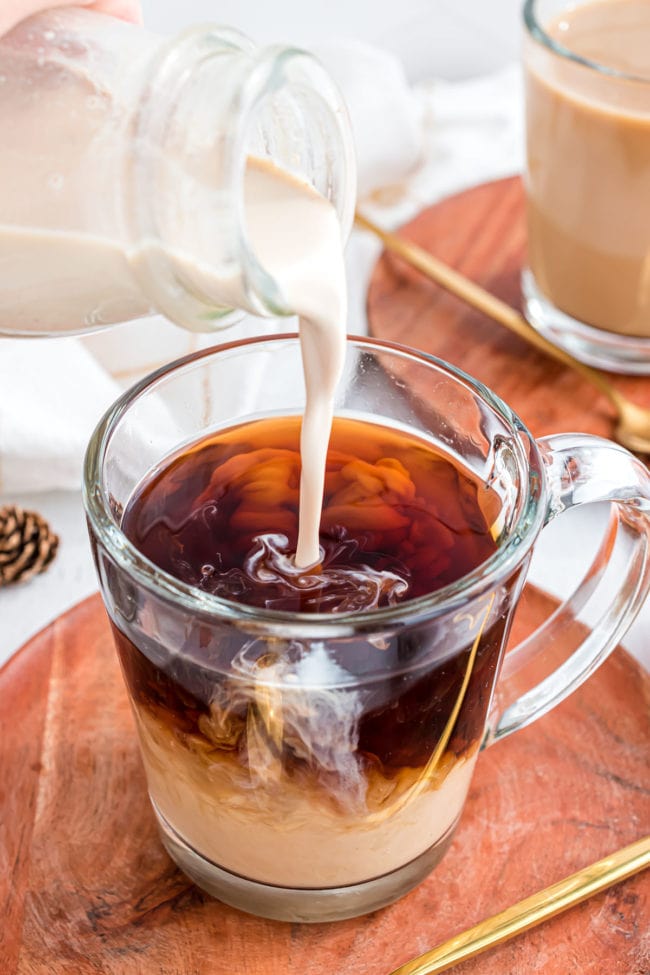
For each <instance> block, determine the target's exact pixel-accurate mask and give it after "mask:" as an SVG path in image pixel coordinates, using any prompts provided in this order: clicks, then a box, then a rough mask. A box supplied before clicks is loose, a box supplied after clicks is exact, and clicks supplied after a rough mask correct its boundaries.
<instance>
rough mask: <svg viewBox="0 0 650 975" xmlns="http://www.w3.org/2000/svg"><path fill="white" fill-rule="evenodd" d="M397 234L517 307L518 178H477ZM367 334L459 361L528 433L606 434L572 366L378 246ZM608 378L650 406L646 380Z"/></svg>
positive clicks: (598, 409)
mask: <svg viewBox="0 0 650 975" xmlns="http://www.w3.org/2000/svg"><path fill="white" fill-rule="evenodd" d="M400 235H401V236H403V237H405V238H406V239H408V240H412V241H414V242H415V243H417V244H419V245H420V246H421V247H424V248H425V250H427V251H429V252H430V253H432V254H434V255H435V256H436V257H438V258H440V259H441V260H443V261H445V262H446V263H447V264H450V265H451V266H452V267H454V268H456V269H457V270H459V271H461V272H462V273H463V274H465V275H466V276H467V277H468V278H471V279H472V280H474V281H476V282H477V283H478V284H481V285H482V286H483V287H485V288H487V290H488V291H491V292H492V293H493V294H495V295H497V296H498V297H499V298H502V299H503V300H504V301H507V302H509V303H510V304H511V305H514V306H517V307H520V305H521V292H520V286H519V276H520V273H521V267H522V262H523V259H524V253H525V239H526V233H525V221H524V195H523V188H522V184H521V181H520V179H519V177H512V178H509V179H503V180H497V181H496V182H493V183H484V184H482V185H481V186H477V187H474V188H473V189H471V190H467V191H466V192H464V193H460V194H458V195H457V196H452V197H449V198H448V199H446V200H443V201H442V203H438V204H436V205H435V206H433V207H431V208H430V209H428V210H424V211H423V212H422V213H420V214H419V215H418V216H417V217H416V218H415V220H413V221H411V223H409V224H407V225H406V226H405V227H403V228H402V230H401V231H400ZM367 307H368V322H369V330H370V334H371V335H374V336H376V337H377V338H383V339H390V340H391V341H393V342H400V343H402V344H404V345H409V346H412V347H415V348H418V349H422V350H423V351H425V352H429V353H431V354H433V355H437V356H440V357H441V358H442V359H446V360H447V361H448V362H451V363H453V364H454V365H457V366H460V367H461V368H462V369H464V370H465V371H466V372H469V373H470V374H471V375H472V376H475V377H476V378H477V379H480V380H481V382H483V383H485V384H486V385H487V386H489V387H490V388H491V389H492V390H494V392H495V393H497V394H498V395H499V396H501V398H502V399H504V400H505V401H506V402H507V403H508V404H509V405H510V406H511V407H512V409H513V410H514V411H515V412H516V413H518V414H519V416H520V417H521V418H522V420H523V421H524V422H525V423H526V425H527V426H528V428H529V429H530V430H531V432H532V433H533V434H534V435H535V436H538V437H539V436H545V435H546V434H550V433H561V432H567V431H574V430H580V431H584V432H585V433H596V434H599V435H600V436H606V437H611V435H612V432H613V421H612V414H611V409H610V406H609V404H608V402H607V400H606V399H605V398H604V397H602V396H601V395H600V394H599V393H598V392H597V391H596V390H595V389H594V388H593V387H592V386H591V385H589V384H588V383H586V382H585V381H584V380H583V379H581V378H580V377H579V376H577V375H576V374H575V373H574V372H572V371H571V370H570V369H568V368H566V367H565V366H562V365H560V364H559V363H557V362H555V360H553V359H551V358H549V357H548V356H545V355H543V354H542V353H540V352H538V351H536V350H535V349H533V348H531V347H530V346H529V345H527V344H526V342H524V341H523V339H520V338H518V337H517V336H516V335H513V334H512V333H511V332H509V331H507V330H506V329H505V328H504V327H503V326H501V325H498V324H497V323H496V322H493V321H492V320H491V319H489V318H487V317H485V316H484V315H482V314H481V313H480V312H476V311H474V310H473V309H471V308H470V307H469V306H468V305H466V304H464V302H462V301H461V300H460V299H458V298H455V297H453V296H452V295H449V294H447V292H445V291H443V290H442V288H440V287H438V285H436V284H434V283H433V282H431V281H429V280H428V279H426V278H425V277H424V276H423V275H422V274H420V273H419V272H418V271H415V270H413V269H412V268H410V267H409V266H408V265H406V264H405V263H404V261H401V260H400V259H399V258H398V257H395V256H393V255H391V254H386V253H384V254H383V256H382V257H381V258H380V260H379V262H378V264H377V266H376V267H375V270H374V273H373V276H372V280H371V282H370V287H369V291H368V305H367ZM615 385H616V386H617V387H618V388H619V389H620V390H621V391H622V392H624V393H625V394H626V395H628V396H630V397H631V398H632V399H633V400H635V401H636V402H638V403H639V404H640V405H642V406H650V379H649V378H646V377H631V376H626V377H623V376H618V377H615Z"/></svg>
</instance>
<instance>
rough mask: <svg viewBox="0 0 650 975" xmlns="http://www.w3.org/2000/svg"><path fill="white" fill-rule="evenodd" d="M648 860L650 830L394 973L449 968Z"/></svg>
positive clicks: (423, 974) (429, 973)
mask: <svg viewBox="0 0 650 975" xmlns="http://www.w3.org/2000/svg"><path fill="white" fill-rule="evenodd" d="M648 866H650V836H646V837H644V838H643V839H641V840H637V842H636V843H631V844H630V845H629V846H625V847H623V849H622V850H618V851H617V852H616V853H612V854H611V856H608V857H605V858H604V859H603V860H598V861H597V862H596V863H592V864H591V866H589V867H584V869H582V870H578V872H577V873H573V874H571V876H570V877H567V878H566V879H565V880H560V881H559V883H557V884H553V885H552V886H551V887H546V888H545V889H544V890H540V891H539V892H538V893H536V894H533V895H532V896H531V897H527V898H526V899H525V900H523V901H519V903H518V904H514V905H513V906H512V907H509V908H507V910H505V911H501V913H500V914H495V915H494V916H493V917H489V918H487V919H486V920H485V921H481V922H480V923H479V924H475V925H474V927H473V928H470V929H469V930H468V931H465V932H463V934H458V935H456V937H454V938H450V940H449V941H445V942H444V944H441V945H438V947H437V948H433V950H432V951H427V952H425V954H423V955H420V956H419V957H418V958H414V959H413V961H409V962H407V963H406V964H405V965H401V966H400V967H399V968H396V969H395V970H394V971H393V972H392V973H391V975H437V973H438V972H446V971H448V970H449V969H450V968H452V967H453V966H454V965H457V964H458V963H459V962H461V961H467V959H468V958H474V957H475V956H476V955H479V954H480V953H481V952H482V951H486V950H487V949H488V948H493V947H494V946H495V945H498V944H501V943H502V942H504V941H507V940H508V939H509V938H513V937H514V936H515V935H517V934H521V933H522V931H528V929H529V928H532V927H535V925H536V924H541V923H542V921H547V920H548V919H549V918H551V917H555V915H556V914H560V912H561V911H566V909H567V908H569V907H573V905H574V904H580V903H581V902H582V901H584V900H586V899H587V898H588V897H592V896H593V895H594V894H598V893H600V892H601V891H602V890H605V889H606V888H607V887H611V885H612V884H617V883H619V882H620V881H621V880H625V878H626V877H631V876H632V874H635V873H638V872H639V871H640V870H644V869H645V868H646V867H648Z"/></svg>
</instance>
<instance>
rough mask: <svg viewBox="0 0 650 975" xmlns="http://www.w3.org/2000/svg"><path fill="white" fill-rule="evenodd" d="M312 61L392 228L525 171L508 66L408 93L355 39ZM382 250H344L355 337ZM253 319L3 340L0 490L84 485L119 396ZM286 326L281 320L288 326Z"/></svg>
mask: <svg viewBox="0 0 650 975" xmlns="http://www.w3.org/2000/svg"><path fill="white" fill-rule="evenodd" d="M317 54H319V56H320V57H321V59H322V60H323V61H324V63H325V64H326V66H327V67H328V69H329V70H330V72H331V73H332V74H333V76H334V77H335V78H336V80H337V81H338V83H339V85H340V86H341V88H342V90H343V93H344V95H345V96H346V100H347V102H348V105H349V109H350V115H351V118H352V124H353V130H354V137H355V142H356V149H357V155H358V165H359V199H360V203H361V205H362V206H363V208H364V209H366V210H367V212H369V213H371V214H372V215H373V216H374V217H375V218H376V219H377V220H378V221H381V222H382V223H383V224H384V225H385V226H389V227H394V226H396V225H398V224H399V223H401V222H403V221H404V220H406V219H408V218H409V217H410V216H412V215H413V214H414V213H415V212H417V211H418V210H419V209H420V208H422V207H423V206H426V205H428V204H429V203H431V202H433V201H434V200H436V199H438V198H440V197H441V196H444V195H446V194H448V193H450V192H454V191H456V190H459V189H462V188H464V187H465V186H468V185H471V184H473V183H477V182H481V181H482V180H485V179H493V178H496V177H498V176H502V175H506V174H508V173H512V172H516V171H518V170H519V169H520V168H521V164H522V152H523V149H522V146H523V135H522V122H521V114H522V113H521V81H520V77H519V69H518V67H517V66H515V65H513V66H511V67H509V68H507V69H505V70H503V71H501V72H499V73H498V74H496V75H494V76H492V77H490V78H488V79H475V80H472V81H465V82H460V83H450V82H441V81H434V82H431V83H428V84H426V85H419V86H417V87H415V88H409V86H408V84H407V82H406V78H405V75H404V71H403V69H402V66H401V64H400V63H399V61H398V60H397V59H396V58H395V57H394V56H393V55H390V54H387V53H386V52H384V51H380V50H378V49H376V48H372V47H369V46H368V45H366V44H361V43H359V42H354V41H342V42H339V43H337V44H331V45H328V46H326V47H325V46H323V47H322V48H321V49H320V50H319V51H317ZM377 252H378V245H377V243H376V242H375V241H374V240H372V239H370V238H369V237H368V236H367V235H354V234H353V239H352V240H351V242H350V245H349V248H348V276H349V285H350V298H351V301H350V306H351V318H350V323H349V330H350V331H352V332H357V333H358V332H363V331H364V328H365V313H364V305H365V286H366V281H367V276H368V273H369V268H370V267H371V263H372V260H373V258H374V256H375V255H376V253H377ZM273 327H274V326H273V324H271V325H269V323H263V322H260V321H259V320H253V319H247V320H245V321H244V322H242V323H240V324H239V325H237V326H234V327H233V328H231V329H229V330H228V331H227V332H219V333H211V334H209V335H204V336H197V335H196V334H190V333H187V332H184V331H183V330H182V329H179V328H176V327H175V326H173V325H171V324H170V323H169V322H167V321H165V320H164V319H162V318H161V317H155V318H152V319H148V320H146V321H142V322H134V323H126V324H125V325H121V326H118V327H115V328H113V329H109V330H107V331H105V332H102V333H99V334H97V335H92V336H89V337H87V338H84V339H64V338H57V339H0V491H1V492H2V493H3V494H4V495H5V496H6V495H9V494H11V493H12V492H14V493H18V492H22V491H32V490H48V489H56V488H64V489H77V488H78V487H79V486H80V481H81V468H82V460H83V455H84V451H85V448H86V445H87V443H88V439H89V437H90V434H91V433H92V430H93V428H94V426H95V424H96V423H97V421H98V420H99V418H100V417H101V415H102V414H103V412H104V411H105V410H106V408H107V407H108V406H109V405H110V403H111V402H112V401H113V400H114V399H115V398H116V397H117V396H118V395H119V394H120V392H121V391H122V390H123V389H124V388H125V387H126V386H128V385H130V384H131V383H132V382H134V381H135V380H136V379H137V378H139V377H140V376H142V375H144V374H145V373H146V372H149V371H150V370H151V369H153V368H155V367H157V366H158V365H161V364H162V363H163V362H167V361H170V360H172V359H174V358H176V357H178V356H180V355H184V354H186V353H187V352H191V351H193V350H194V349H197V348H202V347H207V346H210V345H215V344H218V343H219V342H220V341H224V340H228V341H230V340H232V339H234V338H236V337H237V336H238V335H251V334H255V333H257V332H263V331H268V330H269V328H273ZM281 327H282V329H283V330H286V327H287V323H286V321H283V322H281Z"/></svg>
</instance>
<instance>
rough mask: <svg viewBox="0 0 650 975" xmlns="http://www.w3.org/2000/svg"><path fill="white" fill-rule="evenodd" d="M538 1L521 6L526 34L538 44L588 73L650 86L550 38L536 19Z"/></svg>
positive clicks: (530, 0)
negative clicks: (587, 70) (586, 69)
mask: <svg viewBox="0 0 650 975" xmlns="http://www.w3.org/2000/svg"><path fill="white" fill-rule="evenodd" d="M537 2H538V0H525V2H524V6H523V19H524V24H525V26H526V29H527V30H528V33H529V34H530V36H531V37H532V38H533V40H535V41H537V43H538V44H542V45H543V46H544V47H546V48H548V50H549V51H552V52H553V54H557V55H558V56H559V57H562V58H565V59H566V60H567V61H573V63H574V64H579V65H581V66H582V67H583V68H588V69H589V70H590V71H596V72H597V73H598V74H601V75H603V76H605V77H609V78H612V79H614V80H617V81H632V82H634V83H635V84H641V85H650V77H647V78H644V77H643V75H637V74H631V73H630V72H627V71H620V70H619V69H618V68H612V67H610V66H609V65H606V64H601V63H600V62H599V61H594V60H593V59H592V58H587V57H584V56H583V55H582V54H576V52H575V51H572V50H571V48H569V47H565V46H564V44H561V43H560V42H559V41H557V40H555V38H553V37H551V36H550V34H548V33H547V31H546V29H545V28H544V27H542V25H541V24H540V22H539V20H538V19H537V14H536V11H535V7H536V4H537Z"/></svg>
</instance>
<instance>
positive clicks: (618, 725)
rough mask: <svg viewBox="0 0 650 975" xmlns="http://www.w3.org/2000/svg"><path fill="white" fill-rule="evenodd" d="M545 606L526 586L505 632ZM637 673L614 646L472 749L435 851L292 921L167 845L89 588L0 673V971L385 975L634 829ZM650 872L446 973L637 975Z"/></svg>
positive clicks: (648, 701) (649, 695)
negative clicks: (514, 725)
mask: <svg viewBox="0 0 650 975" xmlns="http://www.w3.org/2000/svg"><path fill="white" fill-rule="evenodd" d="M552 606H553V604H552V603H551V601H550V600H549V599H548V597H546V596H543V595H541V594H539V593H535V592H534V591H531V592H530V593H529V595H528V596H527V597H526V598H525V601H524V602H523V603H522V605H521V607H520V611H519V612H518V616H517V621H516V631H517V632H516V636H517V638H520V637H521V636H522V635H523V634H525V633H527V632H529V631H530V629H531V628H532V627H533V626H535V625H537V623H538V622H539V621H540V619H541V618H542V617H543V616H544V615H546V614H547V613H548V612H549V610H550V609H551V608H552ZM649 705H650V688H649V682H648V677H647V675H644V674H643V672H642V671H641V670H640V668H639V666H638V665H637V664H636V663H635V662H634V661H633V660H632V658H630V657H629V656H627V655H626V654H625V653H624V652H623V651H622V650H617V651H616V652H615V653H614V654H613V655H612V657H610V659H609V660H608V661H607V662H606V663H605V664H604V665H603V666H602V667H601V669H600V670H599V671H598V672H597V674H596V675H595V676H594V677H592V678H591V680H590V681H589V682H588V683H587V684H586V685H585V686H584V687H583V688H582V689H581V690H579V691H578V692H577V693H576V694H574V695H573V697H572V698H571V699H570V700H569V701H567V702H565V703H564V704H563V705H561V706H560V707H559V708H557V709H556V711H555V712H554V713H553V714H552V715H547V716H546V717H544V718H543V719H541V720H540V721H539V722H538V723H537V725H535V726H531V727H529V728H527V729H525V730H524V731H521V732H519V733H518V734H516V735H514V736H513V737H512V738H509V739H508V740H506V741H504V742H502V743H500V744H499V745H496V746H494V747H493V748H490V749H488V750H487V751H486V752H484V753H483V755H482V756H481V757H480V759H479V762H478V766H477V771H476V775H475V779H474V782H473V785H472V788H471V792H470V796H469V799H468V803H467V807H466V810H465V813H464V815H463V819H462V821H461V825H460V827H459V829H458V831H457V833H456V836H455V838H454V841H453V845H452V847H451V850H450V852H449V853H448V854H447V857H446V858H445V859H444V860H443V862H442V863H441V864H440V866H439V867H438V868H437V870H436V871H435V872H434V873H433V874H432V875H431V876H430V877H429V879H428V880H427V881H425V882H424V883H423V884H422V885H421V886H420V887H419V888H417V889H416V890H415V891H413V892H412V893H411V894H409V895H408V896H407V897H405V898H404V899H403V900H402V901H400V902H399V903H397V904H395V905H393V906H391V907H389V908H386V909H384V910H382V911H378V912H376V913H374V914H371V915H368V916H366V917H364V918H360V919H356V920H352V921H344V922H340V923H338V924H324V925H314V926H301V925H290V924H281V923H276V922H272V921H265V920H260V919H257V918H253V917H250V916H247V915H245V914H241V913H239V912H237V911H235V910H232V909H230V908H228V907H225V906H223V905H221V904H219V903H218V902H217V901H214V900H211V899H210V898H209V897H207V896H206V895H204V894H203V893H201V891H199V890H198V889H197V888H195V887H194V886H192V884H191V883H189V881H188V880H186V879H185V877H184V876H183V875H182V874H181V873H180V872H179V871H178V870H177V869H176V868H175V867H174V866H173V864H172V863H171V861H170V860H169V858H168V856H167V855H166V853H165V852H164V851H163V849H162V847H161V845H160V843H159V841H158V838H157V835H156V829H155V826H154V821H153V816H152V813H151V811H150V809H149V805H148V800H147V796H146V791H145V782H144V775H143V771H142V768H141V765H140V760H139V756H138V751H137V746H136V741H135V733H134V728H133V722H132V719H131V713H130V710H129V705H128V702H127V698H126V693H125V690H124V687H123V684H122V680H121V676H120V674H119V670H118V666H117V662H116V656H115V654H114V651H113V646H112V642H111V638H110V635H109V628H108V624H107V621H106V617H105V615H104V611H103V608H102V605H101V602H100V600H99V597H98V596H95V597H92V598H91V599H89V600H87V601H86V602H84V603H82V604H80V605H79V606H78V607H76V608H75V609H74V610H72V611H70V612H69V613H68V614H67V615H65V616H63V617H61V618H60V619H59V620H58V621H57V622H55V623H54V624H53V625H52V626H50V627H48V628H47V629H46V630H44V631H43V632H42V633H41V634H40V635H39V636H37V637H35V638H34V639H33V640H32V641H31V642H30V643H29V644H28V645H27V646H26V647H25V648H24V649H23V650H22V651H21V652H19V653H18V654H17V655H16V656H15V657H14V658H13V659H12V660H11V661H10V662H9V664H8V665H7V666H6V667H5V668H4V670H2V671H0V918H1V919H2V924H1V927H0V972H1V973H2V975H16V973H21V975H46V973H47V975H86V973H88V975H90V973H106V975H108V973H111V975H225V973H235V975H287V973H288V975H325V973H327V975H330V973H331V975H339V973H340V975H343V973H345V975H387V973H388V972H390V971H391V970H392V969H393V968H394V967H395V966H396V965H398V964H400V963H402V962H404V961H406V960H408V959H409V958H410V957H412V956H414V955H416V954H418V953H420V952H422V951H424V950H425V949H427V948H429V947H431V946H432V945H434V944H435V943H438V942H440V941H441V940H444V939H446V938H448V937H450V936H451V935H453V934H454V933H457V932H458V931H460V930H463V929H465V928H466V927H468V926H470V925H471V924H474V923H475V922H477V921H479V920H481V919H482V918H484V917H487V916H489V915H490V914H492V913H494V912H496V911H498V910H501V909H502V908H504V907H507V906H509V905H510V904H512V903H513V902H515V901H516V900H519V899H520V898H522V897H524V896H526V895H528V894H531V893H533V892H534V891H536V890H538V889H540V888H541V887H544V886H546V885H547V884H550V883H552V882H554V881H556V880H559V879H561V878H563V877H564V876H566V875H567V874H569V873H571V872H572V871H574V870H577V869H579V868H580V867H582V866H585V865H587V864H588V863H591V862H592V861H594V860H596V859H598V858H600V857H602V856H604V855H606V854H607V853H609V852H612V851H614V850H616V849H618V848H619V847H621V846H623V845H625V844H626V843H629V842H631V841H632V840H634V839H637V838H638V837H640V836H641V835H642V834H643V832H647V831H648V826H649V820H650V769H649V767H648V745H649V743H650V728H649V721H648V708H649ZM649 911H650V875H648V874H644V875H640V876H637V877H634V878H631V879H630V880H628V881H626V882H625V883H624V884H621V885H619V886H618V887H616V888H612V889H611V890H610V891H609V892H607V893H605V894H602V895H600V896H598V897H596V898H594V899H592V900H591V901H588V902H587V903H585V904H583V905H581V906H579V907H576V908H574V909H573V910H572V911H570V912H569V913H567V914H565V915H562V916H560V917H558V918H556V919H555V920H553V921H550V922H548V923H547V924H545V925H544V926H542V927H540V928H538V929H535V930H533V931H531V932H529V933H528V934H525V935H523V936H521V937H520V938H518V939H517V940H515V941H513V942H511V943H508V944H506V945H502V946H501V947H499V948H497V949H495V950H494V951H492V952H491V953H489V954H486V955H484V956H482V957H481V958H478V959H475V960H474V961H471V962H466V963H464V964H463V965H462V966H460V967H459V968H458V969H457V970H458V972H459V975H497V973H498V975H529V973H535V975H569V973H581V975H603V973H605V972H606V973H607V975H644V973H647V972H648V971H649V970H650V942H649V936H648V923H647V922H648V917H649Z"/></svg>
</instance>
